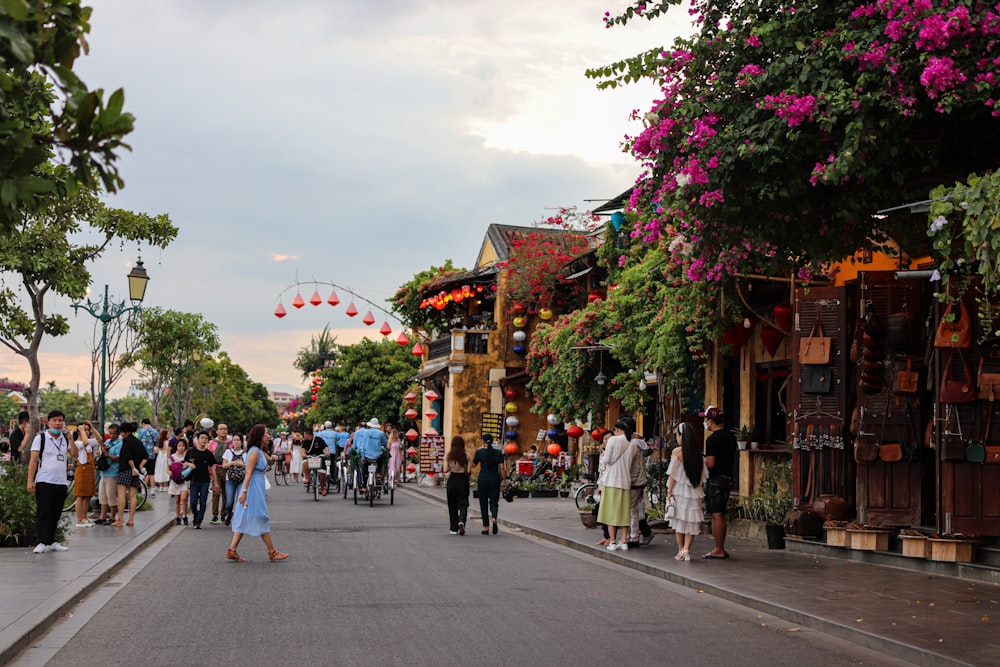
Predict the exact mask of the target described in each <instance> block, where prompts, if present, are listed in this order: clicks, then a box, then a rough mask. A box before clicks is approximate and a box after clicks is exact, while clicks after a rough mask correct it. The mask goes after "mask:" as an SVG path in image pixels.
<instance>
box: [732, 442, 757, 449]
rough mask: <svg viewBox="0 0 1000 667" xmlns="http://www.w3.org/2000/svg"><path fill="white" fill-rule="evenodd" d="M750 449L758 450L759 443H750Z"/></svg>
mask: <svg viewBox="0 0 1000 667" xmlns="http://www.w3.org/2000/svg"><path fill="white" fill-rule="evenodd" d="M737 444H739V443H737ZM750 449H760V443H759V442H751V443H750Z"/></svg>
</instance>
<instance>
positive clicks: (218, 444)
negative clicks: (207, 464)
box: [212, 440, 229, 465]
mask: <svg viewBox="0 0 1000 667" xmlns="http://www.w3.org/2000/svg"><path fill="white" fill-rule="evenodd" d="M213 442H215V451H214V452H212V454H214V455H215V464H216V465H222V455H223V454H225V453H226V450H227V449H229V443H228V442H223V441H221V440H214V441H213Z"/></svg>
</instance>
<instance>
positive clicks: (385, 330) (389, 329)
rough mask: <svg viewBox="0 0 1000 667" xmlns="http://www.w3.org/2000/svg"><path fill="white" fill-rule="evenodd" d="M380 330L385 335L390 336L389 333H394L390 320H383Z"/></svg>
mask: <svg viewBox="0 0 1000 667" xmlns="http://www.w3.org/2000/svg"><path fill="white" fill-rule="evenodd" d="M378 332H379V333H380V334H382V335H383V336H388V335H389V334H391V333H392V327H390V326H389V323H388V322H386V321H383V322H382V328H381V329H379V330H378Z"/></svg>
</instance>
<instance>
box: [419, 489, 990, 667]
mask: <svg viewBox="0 0 1000 667" xmlns="http://www.w3.org/2000/svg"><path fill="white" fill-rule="evenodd" d="M400 488H404V487H400ZM405 490H406V491H409V492H411V493H414V494H417V495H420V496H421V497H423V498H427V499H430V500H434V501H436V502H438V503H440V504H445V503H447V501H446V500H445V499H443V498H440V497H438V496H437V495H435V494H433V493H429V492H427V491H424V490H423V489H421V488H419V487H417V488H409V487H405ZM470 514H471V512H470ZM476 516H480V515H479V514H478V513H476ZM497 523H499V524H500V525H502V526H505V527H507V528H516V529H518V530H520V531H521V532H522V533H523V534H524V535H529V536H531V537H535V538H538V539H542V540H545V541H547V542H552V543H554V544H558V545H560V546H563V547H567V548H569V549H573V550H574V551H578V552H580V553H583V554H586V555H588V556H593V557H595V558H600V559H603V560H606V561H608V562H611V563H614V564H616V565H623V566H625V567H627V568H629V569H631V570H635V571H637V572H641V573H643V574H647V575H650V576H653V577H656V578H658V579H664V580H666V581H669V582H671V583H674V584H678V585H680V586H684V587H686V588H691V589H693V590H697V591H699V592H702V593H707V594H709V595H713V596H715V597H718V598H721V599H723V600H727V601H729V602H734V603H736V604H738V605H741V606H744V607H747V608H750V609H754V610H756V611H760V612H763V613H765V614H769V615H771V616H774V617H776V618H780V619H782V620H785V621H789V622H791V623H795V624H796V625H800V626H802V627H806V628H809V629H811V630H816V631H818V632H822V633H824V634H827V635H830V636H833V637H836V638H838V639H843V640H845V641H849V642H851V643H853V644H857V645H858V646H863V647H865V648H868V649H871V650H873V651H878V652H880V653H885V654H887V655H890V656H892V657H894V658H898V659H902V660H906V661H908V662H912V663H914V664H916V665H924V666H926V667H938V666H940V667H972V666H971V664H970V663H967V662H962V661H961V660H956V659H954V658H950V657H948V656H946V655H941V654H940V653H935V652H933V651H928V650H926V649H922V648H919V647H917V646H912V645H910V644H904V643H902V642H898V641H895V640H893V639H889V638H887V637H882V636H880V635H876V634H872V633H870V632H865V631H864V630H859V629H857V628H855V627H852V626H848V625H844V624H842V623H837V622H834V621H831V620H829V619H825V618H822V617H820V616H815V615H813V614H808V613H806V612H803V611H800V610H798V609H792V608H790V607H786V606H783V605H779V604H775V603H772V602H767V601H765V600H759V599H757V598H754V597H750V596H749V595H745V594H743V593H740V592H739V591H735V590H732V589H728V588H724V587H721V586H716V585H713V584H706V583H705V582H703V581H697V580H695V579H692V578H690V577H686V576H683V575H680V574H676V573H674V572H670V571H668V570H664V569H661V568H658V567H655V566H651V565H646V564H645V563H640V562H638V561H635V560H631V559H629V558H626V557H624V556H621V555H618V554H617V553H612V552H609V551H607V550H604V549H597V548H595V547H592V546H590V545H588V544H581V543H579V542H575V541H573V540H570V539H566V538H564V537H560V536H558V535H553V534H551V533H546V532H544V531H541V530H538V529H537V528H532V527H530V526H526V525H523V524H520V523H516V522H513V521H510V520H508V519H498V520H497Z"/></svg>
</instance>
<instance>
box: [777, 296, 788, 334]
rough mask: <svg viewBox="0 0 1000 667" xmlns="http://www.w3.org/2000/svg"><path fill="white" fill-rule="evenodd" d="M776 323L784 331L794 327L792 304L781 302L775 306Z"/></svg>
mask: <svg viewBox="0 0 1000 667" xmlns="http://www.w3.org/2000/svg"><path fill="white" fill-rule="evenodd" d="M774 323H775V324H777V325H778V328H779V329H782V330H783V331H788V330H790V329H791V328H792V304H790V303H779V304H778V305H777V306H775V307H774Z"/></svg>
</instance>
